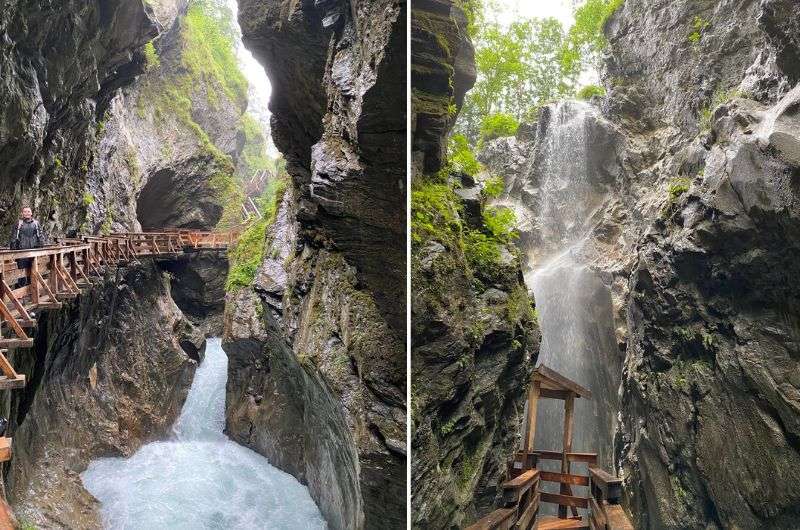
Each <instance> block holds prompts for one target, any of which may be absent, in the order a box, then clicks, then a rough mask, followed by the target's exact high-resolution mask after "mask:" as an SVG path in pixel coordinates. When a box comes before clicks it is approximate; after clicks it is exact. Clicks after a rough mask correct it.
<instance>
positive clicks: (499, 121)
mask: <svg viewBox="0 0 800 530" xmlns="http://www.w3.org/2000/svg"><path fill="white" fill-rule="evenodd" d="M517 129H519V122H518V121H517V119H516V118H515V117H514V116H512V115H511V114H505V113H503V112H498V113H497V114H489V115H488V116H484V117H483V119H482V120H481V140H484V141H485V140H494V139H495V138H503V137H505V136H514V135H515V134H517Z"/></svg>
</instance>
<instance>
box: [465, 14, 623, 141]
mask: <svg viewBox="0 0 800 530" xmlns="http://www.w3.org/2000/svg"><path fill="white" fill-rule="evenodd" d="M623 2H624V0H585V1H584V2H582V3H581V4H579V6H578V7H577V8H576V10H575V23H574V24H573V26H572V27H571V28H569V30H566V29H565V28H564V27H563V26H562V24H561V23H560V22H559V21H558V20H556V19H554V18H531V19H521V20H516V21H514V22H512V23H511V24H510V25H509V26H508V27H503V26H501V25H499V24H497V23H496V22H491V21H487V20H486V18H485V17H484V16H483V15H481V14H478V15H477V16H474V17H473V18H474V21H475V22H474V29H473V31H472V32H471V33H472V35H473V41H474V43H475V63H476V67H477V70H478V80H477V81H476V83H475V86H474V87H473V89H472V90H471V91H470V92H469V93H468V94H467V98H466V101H465V104H464V107H463V109H462V111H461V115H460V117H459V119H458V122H457V124H456V132H457V133H459V134H462V135H464V136H465V137H466V138H467V139H468V140H469V142H470V143H471V144H473V145H474V144H476V143H477V142H478V141H479V140H480V138H481V136H482V132H483V131H482V129H483V127H482V126H483V125H484V123H483V122H484V119H488V118H487V117H489V116H492V115H501V114H502V115H508V116H511V117H513V118H514V119H515V120H516V121H517V122H524V121H532V120H535V119H536V116H537V114H538V110H539V108H540V107H541V106H542V105H543V104H546V103H549V102H551V101H554V100H557V99H560V98H563V97H566V96H571V95H573V94H575V91H576V88H577V83H578V79H579V77H580V76H581V73H582V72H584V71H586V70H587V69H597V68H599V65H600V54H601V52H602V50H603V48H605V46H606V45H607V43H606V38H605V36H604V34H603V26H604V25H605V23H606V21H607V20H608V18H609V17H610V16H611V15H612V14H613V13H614V12H615V11H616V10H617V9H618V8H619V7H620V6H621V5H622V3H623Z"/></svg>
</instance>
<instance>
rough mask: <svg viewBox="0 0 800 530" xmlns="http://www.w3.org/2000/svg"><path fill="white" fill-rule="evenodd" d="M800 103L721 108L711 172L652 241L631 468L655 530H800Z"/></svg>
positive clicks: (635, 301) (707, 168)
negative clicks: (799, 341)
mask: <svg viewBox="0 0 800 530" xmlns="http://www.w3.org/2000/svg"><path fill="white" fill-rule="evenodd" d="M798 105H800V87H798V88H795V89H794V90H793V91H791V92H790V93H789V94H788V95H787V96H786V97H784V98H783V99H782V100H780V101H778V102H777V103H776V104H774V105H772V106H765V105H761V104H759V103H756V102H754V101H751V100H746V99H736V100H733V101H732V102H731V103H729V104H727V105H725V106H723V107H721V108H720V109H718V110H717V112H716V113H715V123H714V126H713V134H714V135H715V136H716V138H717V140H716V143H715V144H713V145H712V146H711V148H710V149H709V150H708V151H703V155H704V157H703V158H704V160H703V162H704V171H703V172H702V175H700V176H698V177H696V178H695V179H694V181H693V184H692V187H691V188H690V189H689V191H688V192H687V193H686V194H685V195H684V196H682V197H681V199H680V201H679V202H678V204H676V205H675V206H674V207H673V208H672V209H671V210H670V212H669V216H668V218H667V219H665V220H664V221H663V222H662V223H659V224H657V225H655V230H653V231H652V232H651V233H650V234H649V236H648V237H647V238H646V239H645V240H643V241H642V243H641V246H640V250H639V260H638V263H637V266H636V268H635V270H634V271H633V274H632V276H631V298H630V305H629V308H628V324H629V326H630V329H631V338H630V340H629V342H628V351H629V353H628V359H627V373H626V378H625V380H624V384H623V390H624V394H623V398H622V402H623V403H624V407H623V415H622V418H623V423H624V428H623V444H624V445H622V447H621V457H622V462H623V464H624V468H625V469H626V472H627V473H628V474H629V477H630V480H631V481H630V488H631V499H632V505H633V507H634V512H639V513H640V514H641V515H640V517H641V521H642V523H643V524H645V525H649V527H657V528H662V527H666V528H704V527H706V525H708V524H711V525H716V526H717V527H720V528H729V527H734V526H736V527H740V528H765V527H769V528H791V527H793V526H795V520H796V518H797V511H796V510H797V505H798V498H800V490H798V489H797V488H795V487H793V486H788V487H787V486H785V485H786V484H793V483H794V480H795V479H796V478H797V477H798V476H800V458H798V453H797V451H798V449H799V448H800V446H798V440H800V438H798V434H799V433H800V431H799V430H798V426H799V425H800V414H798V402H797V399H796V396H797V392H798V382H797V381H796V378H795V374H796V373H797V370H798V362H797V359H796V346H795V342H796V335H797V322H798V317H799V316H800V315H799V314H798V312H797V307H798V301H800V290H798V289H797V284H796V282H794V281H793V280H792V278H794V277H795V276H796V275H797V274H798V272H800V270H798V266H797V259H796V258H797V256H798V255H800V246H798V239H797V236H798V234H800V209H799V208H798V204H800V202H798V199H800V188H798V182H799V181H798V178H799V177H800V158H797V154H798V147H799V146H800V122H798V120H797V112H796V109H797V108H798ZM683 156H685V154H684V155H683ZM678 158H679V160H680V158H682V156H681V155H679V157H678ZM720 455H724V458H720ZM731 462H738V464H737V465H730V463H731ZM742 499H748V501H747V502H742Z"/></svg>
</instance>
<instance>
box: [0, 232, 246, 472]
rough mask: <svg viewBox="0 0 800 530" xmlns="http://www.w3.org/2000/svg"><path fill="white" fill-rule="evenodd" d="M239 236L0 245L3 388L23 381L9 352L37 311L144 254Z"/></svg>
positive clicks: (1, 442)
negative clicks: (24, 262)
mask: <svg viewBox="0 0 800 530" xmlns="http://www.w3.org/2000/svg"><path fill="white" fill-rule="evenodd" d="M238 237H239V231H237V230H233V231H229V232H202V231H197V230H169V231H163V232H143V233H132V232H131V233H115V234H111V235H109V236H104V237H84V238H82V239H57V240H56V243H57V244H56V245H53V246H48V247H43V248H37V249H31V250H8V249H0V374H2V375H0V390H4V389H17V388H23V387H24V386H25V375H24V374H19V373H17V372H16V371H15V370H14V367H13V366H12V365H11V363H10V362H9V361H8V358H7V357H6V355H5V354H6V352H7V350H9V349H11V348H30V347H32V346H33V338H31V337H30V336H29V334H28V332H29V330H31V329H35V328H36V324H37V323H36V315H37V314H38V313H39V312H40V311H43V310H53V309H60V308H61V306H62V304H63V302H64V301H66V300H72V299H74V298H77V297H78V295H80V293H81V292H82V290H83V289H86V288H88V287H90V286H91V285H92V283H93V281H92V278H93V277H98V276H102V275H103V272H104V271H105V270H106V269H107V268H108V267H115V266H118V265H125V264H129V263H136V262H138V260H139V258H143V257H152V258H156V259H176V258H177V257H178V256H180V255H182V254H188V253H195V252H201V251H224V250H227V249H228V247H229V246H231V245H232V244H233V243H234V242H235V241H236V240H237V238H238ZM20 259H24V260H30V267H27V268H20V266H19V263H18V262H17V260H20ZM22 283H24V284H25V285H22V286H19V287H15V286H16V285H20V284H22ZM10 459H11V438H5V437H0V462H4V461H7V460H10Z"/></svg>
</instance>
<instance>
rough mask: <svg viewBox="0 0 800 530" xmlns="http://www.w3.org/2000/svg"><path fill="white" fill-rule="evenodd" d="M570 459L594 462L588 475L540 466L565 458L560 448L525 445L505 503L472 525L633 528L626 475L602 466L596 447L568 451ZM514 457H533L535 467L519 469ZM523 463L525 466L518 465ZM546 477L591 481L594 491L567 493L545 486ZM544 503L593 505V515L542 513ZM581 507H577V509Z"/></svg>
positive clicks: (488, 529)
mask: <svg viewBox="0 0 800 530" xmlns="http://www.w3.org/2000/svg"><path fill="white" fill-rule="evenodd" d="M566 456H567V460H569V461H571V462H583V463H586V464H588V473H587V474H586V475H583V474H578V473H557V472H552V471H544V470H540V469H536V466H537V464H538V462H539V460H557V461H561V460H562V459H563V454H562V453H560V452H556V451H534V452H532V453H528V454H525V453H523V452H521V451H519V452H517V453H516V454H515V458H514V459H513V460H512V461H511V462H509V476H512V477H513V478H511V479H510V480H508V481H506V482H504V483H503V484H502V485H501V488H502V490H503V496H502V501H501V504H502V506H501V507H499V508H497V509H496V510H494V511H493V512H491V513H490V514H488V515H487V516H486V517H483V518H482V519H480V520H479V521H477V522H476V523H474V524H472V525H471V526H469V527H467V530H495V529H497V530H502V529H507V528H514V529H523V530H524V529H529V528H538V529H540V530H547V529H555V528H559V529H562V528H563V529H566V528H570V529H587V530H633V526H632V525H631V523H630V520H629V519H628V516H627V515H626V513H625V511H624V510H623V509H622V506H621V505H620V504H619V503H620V499H621V497H622V481H621V480H620V479H619V478H617V477H614V476H613V475H611V474H609V473H607V472H606V471H604V470H603V469H601V468H599V467H598V466H597V455H596V454H594V453H567V455H566ZM514 462H528V463H532V464H533V465H532V467H530V468H529V469H525V470H521V469H516V470H515V469H514V468H515V466H514ZM517 467H519V466H517ZM544 482H552V483H557V484H568V485H570V486H583V487H588V490H589V496H588V497H584V496H580V495H575V494H572V495H565V494H561V493H549V492H546V491H542V489H541V485H542V483H544ZM541 503H552V504H554V505H558V506H568V507H570V508H574V509H575V510H577V509H579V508H580V509H584V510H587V517H586V518H584V517H581V516H578V515H574V516H573V517H571V518H555V517H539V516H538V511H539V507H540V505H541ZM575 513H577V512H575Z"/></svg>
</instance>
